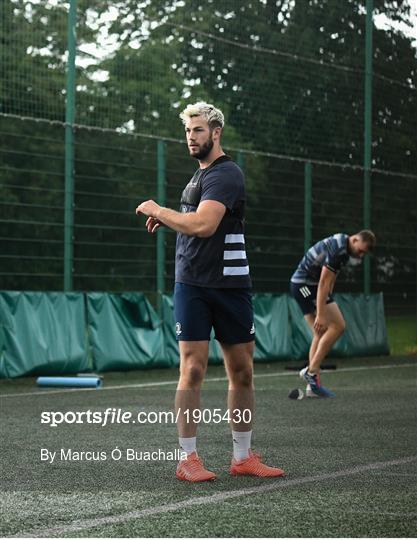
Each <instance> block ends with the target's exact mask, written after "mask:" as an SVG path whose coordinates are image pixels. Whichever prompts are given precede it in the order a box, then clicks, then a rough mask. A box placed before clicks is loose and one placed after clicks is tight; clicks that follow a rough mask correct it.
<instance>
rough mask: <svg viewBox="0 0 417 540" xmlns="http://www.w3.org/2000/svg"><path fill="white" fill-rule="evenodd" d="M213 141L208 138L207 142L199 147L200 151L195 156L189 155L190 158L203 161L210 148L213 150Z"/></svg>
mask: <svg viewBox="0 0 417 540" xmlns="http://www.w3.org/2000/svg"><path fill="white" fill-rule="evenodd" d="M213 144H214V143H213V140H212V139H211V138H210V139H209V140H208V141H207V142H205V143H204V144H203V145H202V146H201V147H200V150H199V152H198V153H197V154H191V157H193V158H196V159H204V158H206V157H207V156H208V155H209V154H210V152H211V150H212V148H213Z"/></svg>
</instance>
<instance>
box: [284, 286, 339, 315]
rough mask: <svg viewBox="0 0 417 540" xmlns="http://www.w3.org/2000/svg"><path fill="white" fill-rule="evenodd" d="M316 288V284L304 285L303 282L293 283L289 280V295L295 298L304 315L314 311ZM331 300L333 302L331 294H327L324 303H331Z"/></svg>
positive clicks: (315, 307)
mask: <svg viewBox="0 0 417 540" xmlns="http://www.w3.org/2000/svg"><path fill="white" fill-rule="evenodd" d="M317 290H318V285H306V284H305V283H294V282H292V281H290V293H291V296H292V297H293V298H295V299H296V300H297V304H298V305H299V306H300V308H301V311H302V312H303V314H304V315H308V314H309V313H315V312H316V309H317V306H316V300H317ZM332 302H334V298H333V295H332V294H329V296H328V297H327V300H326V304H331V303H332Z"/></svg>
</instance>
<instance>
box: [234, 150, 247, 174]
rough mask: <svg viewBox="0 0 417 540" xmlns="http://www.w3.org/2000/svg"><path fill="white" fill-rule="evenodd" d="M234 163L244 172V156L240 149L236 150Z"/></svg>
mask: <svg viewBox="0 0 417 540" xmlns="http://www.w3.org/2000/svg"><path fill="white" fill-rule="evenodd" d="M236 163H237V164H238V165H239V167H240V168H241V169H242V171H243V172H244V169H245V156H244V155H243V152H242V151H241V150H238V151H237V154H236Z"/></svg>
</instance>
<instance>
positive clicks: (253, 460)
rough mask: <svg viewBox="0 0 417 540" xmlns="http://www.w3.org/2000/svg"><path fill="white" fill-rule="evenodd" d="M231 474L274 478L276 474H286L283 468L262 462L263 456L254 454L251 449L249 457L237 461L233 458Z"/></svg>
mask: <svg viewBox="0 0 417 540" xmlns="http://www.w3.org/2000/svg"><path fill="white" fill-rule="evenodd" d="M230 474H231V475H232V476H259V477H262V478H272V477H276V476H284V475H285V473H284V471H283V470H282V469H278V468H277V467H269V466H268V465H265V463H262V461H261V456H260V455H259V454H254V453H253V452H252V451H251V450H249V457H248V458H246V459H242V460H241V461H236V460H235V459H232V464H231V466H230Z"/></svg>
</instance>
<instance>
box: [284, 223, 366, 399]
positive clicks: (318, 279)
mask: <svg viewBox="0 0 417 540" xmlns="http://www.w3.org/2000/svg"><path fill="white" fill-rule="evenodd" d="M375 243H376V239H375V235H374V233H373V232H372V231H368V230H363V231H360V232H358V233H357V234H354V235H353V236H348V235H347V234H342V233H338V234H334V235H333V236H329V237H328V238H324V240H320V241H319V242H317V244H315V245H314V246H313V247H311V248H310V249H309V250H308V251H307V253H306V254H305V255H304V257H303V258H302V259H301V261H300V264H299V265H298V268H297V270H296V271H295V272H294V274H293V275H292V277H291V283H290V291H291V294H292V296H293V297H294V298H295V299H296V300H297V302H298V305H299V306H300V308H301V310H302V312H303V314H304V318H305V320H306V321H307V324H308V325H309V326H310V328H311V330H312V332H313V341H312V343H311V346H310V351H309V355H308V361H309V363H308V367H306V368H304V369H302V370H301V371H300V377H301V378H303V379H304V380H305V381H306V382H307V395H311V394H312V395H315V396H320V397H334V396H335V395H334V393H333V392H330V390H327V389H326V388H324V387H323V386H321V384H320V376H319V372H320V365H321V363H322V362H323V360H324V358H325V356H326V355H327V353H328V352H329V351H330V349H331V348H332V347H333V345H334V343H336V341H337V340H338V338H339V337H340V336H341V335H342V334H343V332H344V330H345V326H346V325H345V320H344V318H343V315H342V313H341V311H340V309H339V307H338V306H337V304H335V301H334V298H333V287H334V285H335V283H336V277H337V274H338V273H339V271H340V269H341V268H342V266H345V265H346V264H347V262H348V261H349V258H350V257H353V258H355V259H361V258H362V257H363V256H364V255H365V253H368V252H369V251H372V249H373V248H374V247H375Z"/></svg>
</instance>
